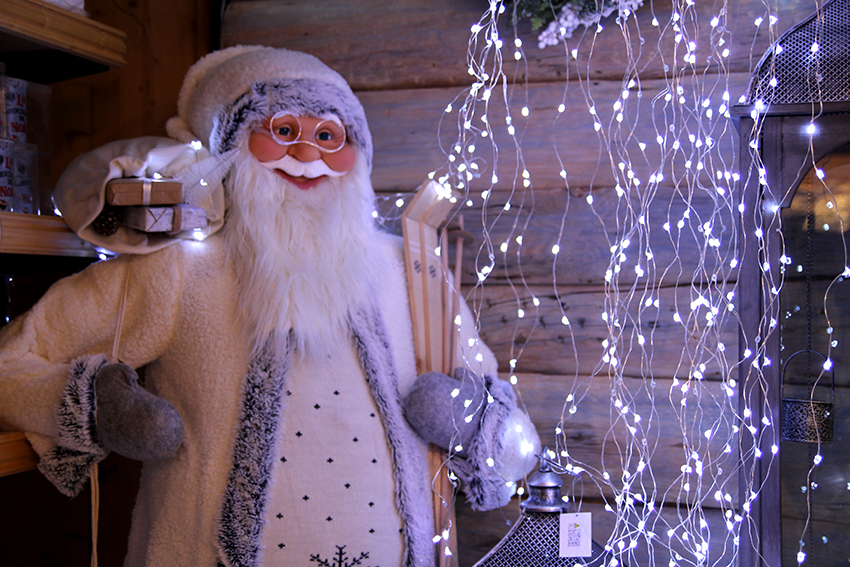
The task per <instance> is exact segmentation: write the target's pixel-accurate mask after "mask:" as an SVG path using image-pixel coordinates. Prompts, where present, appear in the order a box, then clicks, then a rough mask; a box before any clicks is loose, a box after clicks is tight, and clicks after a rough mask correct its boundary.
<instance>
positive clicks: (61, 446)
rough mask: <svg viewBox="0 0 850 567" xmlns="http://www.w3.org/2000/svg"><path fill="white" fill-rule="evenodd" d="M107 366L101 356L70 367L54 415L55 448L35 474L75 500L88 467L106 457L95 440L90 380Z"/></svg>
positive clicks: (92, 356) (84, 357) (92, 381)
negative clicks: (38, 474) (69, 372)
mask: <svg viewBox="0 0 850 567" xmlns="http://www.w3.org/2000/svg"><path fill="white" fill-rule="evenodd" d="M106 363H107V360H106V357H105V356H103V355H90V356H83V357H80V358H78V359H77V360H75V361H73V362H72V363H71V375H70V377H69V379H68V384H67V385H66V386H65V391H64V392H63V393H62V401H61V403H60V404H59V409H58V411H57V416H56V417H57V435H56V444H57V447H54V448H53V449H51V450H50V451H48V452H47V453H45V454H44V455H42V456H41V459H40V460H39V463H38V470H40V471H41V473H42V474H43V475H44V476H45V477H47V479H48V480H49V481H50V482H51V483H53V485H54V486H56V488H57V489H58V490H59V492H61V493H62V494H65V495H67V496H75V495H76V494H77V493H79V491H80V490H81V489H82V487H83V485H84V484H85V481H86V479H88V477H89V471H90V470H91V466H92V465H93V464H94V463H96V462H98V461H100V460H102V459H103V458H104V457H106V450H105V449H104V448H103V447H102V446H101V444H100V442H99V441H98V438H97V424H96V422H95V409H96V399H95V392H94V377H95V374H97V371H98V370H99V369H100V368H101V367H102V366H103V365H104V364H106Z"/></svg>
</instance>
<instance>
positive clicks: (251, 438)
mask: <svg viewBox="0 0 850 567" xmlns="http://www.w3.org/2000/svg"><path fill="white" fill-rule="evenodd" d="M294 344H295V341H294V340H292V337H289V340H287V346H286V351H285V352H284V353H283V355H282V356H281V355H280V354H279V353H277V352H276V349H275V348H274V346H273V344H272V342H271V341H268V342H266V344H265V346H264V347H263V349H262V351H260V352H259V353H258V354H257V355H256V356H255V357H254V358H253V359H252V360H251V364H250V365H249V367H248V375H247V376H246V379H245V388H244V391H243V398H242V417H241V419H240V424H239V431H238V432H237V437H236V442H235V445H234V449H233V468H232V469H231V471H230V476H229V477H228V479H227V488H226V490H225V494H224V501H223V504H222V509H221V517H220V520H219V522H220V524H219V531H218V547H219V561H220V564H221V565H225V566H227V567H237V566H238V567H251V566H255V565H258V560H259V551H260V538H261V535H262V529H263V512H264V510H265V506H266V500H267V498H268V488H269V482H270V480H271V473H272V467H273V464H274V463H273V459H274V454H275V448H276V445H277V437H278V425H279V423H280V413H281V410H282V408H283V401H282V397H283V387H284V383H285V380H286V374H287V372H288V370H289V364H290V362H291V360H292V357H293V348H294V347H293V345H294Z"/></svg>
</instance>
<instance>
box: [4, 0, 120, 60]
mask: <svg viewBox="0 0 850 567" xmlns="http://www.w3.org/2000/svg"><path fill="white" fill-rule="evenodd" d="M0 30H2V31H3V32H5V33H8V34H12V35H15V36H17V37H21V38H25V39H26V40H31V41H35V42H38V43H40V44H41V45H43V46H44V47H47V48H50V49H59V50H61V51H65V52H68V53H71V54H73V55H77V56H79V57H83V58H85V59H88V60H91V61H96V62H98V63H102V64H104V65H107V66H109V67H120V66H122V65H124V54H125V53H126V51H127V47H126V45H125V43H124V40H125V38H126V35H125V34H124V32H122V31H119V30H117V29H114V28H111V27H109V26H107V25H104V24H102V23H100V22H97V21H95V20H92V19H90V18H86V17H84V16H81V15H79V14H75V13H73V12H71V11H69V10H64V9H62V8H60V7H58V6H56V5H54V4H50V3H48V2H42V1H41V0H2V1H0Z"/></svg>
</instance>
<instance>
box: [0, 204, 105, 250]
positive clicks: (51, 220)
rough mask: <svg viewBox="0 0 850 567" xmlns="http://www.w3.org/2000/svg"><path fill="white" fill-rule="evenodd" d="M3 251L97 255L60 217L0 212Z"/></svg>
mask: <svg viewBox="0 0 850 567" xmlns="http://www.w3.org/2000/svg"><path fill="white" fill-rule="evenodd" d="M0 253H5V254H42V255H51V256H88V257H94V256H96V255H97V254H96V252H95V250H94V248H92V247H91V245H90V244H88V243H87V242H84V241H83V240H81V239H80V238H79V237H78V236H77V235H76V234H74V233H73V232H71V229H69V228H68V225H66V224H65V221H63V220H62V219H61V218H59V217H49V216H39V215H24V214H19V213H6V212H0Z"/></svg>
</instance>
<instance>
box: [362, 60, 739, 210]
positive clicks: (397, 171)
mask: <svg viewBox="0 0 850 567" xmlns="http://www.w3.org/2000/svg"><path fill="white" fill-rule="evenodd" d="M748 81H749V74H748V73H737V74H731V75H730V76H729V81H728V85H726V84H718V85H717V86H716V88H715V92H714V94H713V99H714V102H713V106H714V108H715V117H714V122H715V123H716V126H717V127H716V129H715V130H714V131H713V132H711V135H712V138H713V139H714V140H715V143H716V145H717V148H718V150H715V151H714V152H713V154H714V160H713V161H712V162H711V163H708V162H707V163H706V172H710V173H707V174H706V177H705V181H706V182H708V181H709V179H708V176H709V175H710V176H713V175H714V174H715V170H716V169H720V170H732V169H733V165H734V158H733V155H734V145H735V139H736V135H735V134H734V130H733V129H731V128H730V125H729V124H728V123H725V122H724V121H723V120H724V119H718V116H717V114H716V110H717V107H719V105H720V103H721V100H720V99H721V96H722V94H723V92H724V90H725V89H727V88H728V90H729V93H730V95H731V97H732V98H733V99H737V97H738V96H740V95H741V94H742V93H743V92H744V91H745V90H746V87H747V83H748ZM707 82H708V83H711V80H708V81H707ZM622 88H623V87H622V82H621V81H619V80H616V81H613V80H612V81H602V80H600V81H594V83H593V84H592V85H591V87H590V89H591V90H590V94H591V95H592V96H593V98H594V99H595V101H596V102H595V106H596V112H597V115H598V117H599V120H600V122H601V124H603V125H604V127H603V129H602V131H601V132H597V131H596V130H595V129H594V119H593V117H592V116H591V115H590V113H589V111H588V108H589V105H588V102H587V100H586V99H585V95H584V93H583V92H582V91H581V90H580V89H579V88H578V86H577V85H571V86H570V88H569V89H567V90H566V91H565V89H564V85H563V84H558V83H530V84H528V86H527V87H525V86H523V87H522V88H517V89H515V90H514V91H513V93H512V98H513V102H512V103H511V116H512V124H513V125H514V127H515V128H516V132H517V138H518V139H519V140H520V141H521V145H522V155H523V164H522V166H519V167H518V165H517V155H516V150H515V143H514V141H513V140H512V139H511V137H510V136H509V134H508V132H507V126H506V124H505V115H506V110H505V107H504V104H503V103H501V104H500V103H498V102H497V100H496V95H495V94H494V96H493V98H491V100H490V106H489V109H488V110H487V112H486V114H487V117H488V121H489V122H490V124H491V125H492V126H493V132H494V134H493V136H491V137H490V138H488V139H479V140H477V141H476V143H475V147H476V150H475V154H474V155H475V156H477V159H478V166H479V171H480V172H481V173H482V177H481V179H480V180H477V181H472V182H471V183H470V187H471V192H472V196H473V199H475V200H478V199H480V196H479V194H480V192H481V191H482V190H484V189H489V188H490V178H491V175H492V173H493V171H492V167H493V166H492V164H493V161H494V160H493V146H492V140H495V143H496V144H497V145H498V146H499V152H500V153H499V159H498V166H497V168H496V173H497V174H498V178H499V182H498V183H497V184H496V188H497V189H509V188H511V187H513V186H514V180H515V179H517V178H518V181H516V187H517V189H518V191H519V192H522V189H523V185H522V178H521V177H519V175H520V173H521V172H522V170H523V168H525V169H528V171H529V172H530V175H531V182H532V186H533V187H534V188H538V189H551V188H558V187H561V188H563V187H565V186H566V183H565V180H564V179H563V178H561V175H560V172H561V169H564V170H565V171H566V173H567V179H566V181H567V182H568V183H569V186H570V187H571V188H573V189H578V188H587V187H590V186H593V187H597V188H605V187H613V186H614V185H615V177H614V174H613V171H617V172H618V174H619V173H620V172H619V170H618V164H619V161H620V158H619V157H616V156H615V158H614V163H611V160H610V158H609V156H608V154H607V150H606V151H604V152H602V150H601V148H605V147H607V142H606V141H605V140H604V139H603V138H602V134H604V135H605V136H607V138H608V139H615V140H616V139H618V138H622V139H623V140H627V143H626V142H624V145H623V150H622V151H624V152H628V154H629V155H630V159H631V160H632V162H633V167H634V168H635V169H634V171H635V174H636V176H637V177H638V178H639V179H641V180H642V185H641V187H642V192H645V191H646V187H647V185H648V180H649V177H650V175H651V174H652V173H655V172H656V171H657V170H658V168H659V167H660V166H662V164H663V172H664V175H665V178H666V183H667V184H668V185H669V184H670V183H672V179H673V177H672V175H671V174H670V171H671V168H677V169H675V171H679V172H681V171H683V170H684V163H685V161H686V160H687V159H691V160H692V161H693V162H694V163H693V167H696V164H697V161H699V156H700V155H701V152H704V151H705V149H706V148H705V146H702V148H695V147H693V146H692V144H691V143H690V142H689V141H688V138H687V134H683V135H682V139H681V143H682V149H681V150H679V151H674V150H673V149H672V145H673V137H672V135H668V136H667V146H666V148H667V150H666V151H667V152H668V154H667V155H666V157H665V159H664V161H663V162H662V159H661V155H660V150H659V148H660V146H659V145H658V143H657V142H656V137H657V136H658V135H659V132H658V131H656V125H655V124H654V123H653V120H652V118H653V116H652V115H653V114H655V118H657V119H658V124H659V125H660V126H659V127H661V128H663V126H664V124H665V118H664V117H663V116H662V113H663V112H664V111H665V110H664V101H663V96H662V99H661V101H660V102H659V103H658V104H657V106H656V108H655V110H653V108H652V99H653V97H655V96H657V95H659V94H662V95H663V93H664V92H665V91H666V89H668V88H669V87H668V83H667V82H666V81H663V80H645V81H642V82H641V89H642V91H643V95H642V98H641V99H637V97H636V96H634V97H632V98H630V101H629V105H628V109H629V110H628V111H627V113H626V119H625V120H624V121H623V123H622V124H618V123H617V122H616V121H613V122H612V121H611V118H612V115H613V113H614V110H613V106H612V105H613V104H614V102H615V101H616V100H617V98H618V97H619V96H620V94H621V92H622ZM686 93H687V96H688V100H689V102H688V103H687V105H689V106H690V107H693V106H694V105H696V103H695V102H694V100H693V97H694V92H693V90H692V89H689V90H687V91H686ZM458 94H459V90H458V89H457V88H454V87H447V88H428V89H410V90H396V91H370V92H361V93H358V96H359V98H360V100H361V101H362V103H363V106H364V109H365V111H366V116H367V118H368V120H369V126H370V129H371V131H372V137H373V140H374V144H375V159H374V167H373V174H372V182H373V184H374V186H375V188H376V189H377V190H378V191H402V192H405V191H411V190H412V189H414V188H416V187H418V186H419V184H420V183H421V180H422V179H423V178H424V177H425V176H426V174H427V173H428V172H429V171H432V170H436V169H438V168H441V167H443V166H445V165H446V164H447V163H448V161H447V157H446V155H445V154H444V153H443V150H442V149H441V144H442V148H443V149H445V151H451V149H452V147H453V146H454V145H455V142H456V141H457V139H458V114H457V109H458V108H459V107H460V106H461V104H460V102H462V100H461V101H460V102H458V101H455V100H454V99H455V97H457V96H458ZM709 94H710V93H709V92H701V93H698V94H697V96H700V97H701V100H702V97H707V96H709ZM451 102H455V104H454V109H453V111H452V113H450V114H447V113H446V112H445V109H446V106H447V105H448V104H449V103H451ZM560 104H563V105H564V107H565V110H564V111H563V112H562V113H560V115H559V113H558V107H559V105H560ZM523 106H527V107H528V108H529V115H528V117H524V116H522V112H521V109H522V107H523ZM670 112H672V111H670ZM481 114H482V112H479V113H478V114H477V117H476V120H475V125H476V126H481V125H482V123H481V122H480V120H479V119H480V116H481ZM559 116H560V117H559ZM639 116H640V117H641V119H640V120H639V121H637V124H633V123H634V122H635V121H636V120H637V118H638V117H639ZM440 120H442V123H441V124H440ZM612 124H613V125H612ZM680 126H682V127H683V128H688V129H689V130H687V131H690V132H705V128H706V125H705V124H703V125H702V126H700V125H698V124H697V123H696V120H695V119H693V118H692V119H689V120H684V121H683V122H682V123H681V124H680ZM438 128H439V133H440V134H439V136H438ZM661 134H662V135H665V132H663V131H662V132H661ZM488 140H490V141H488ZM641 142H642V143H645V144H646V149H645V150H643V151H642V150H641V149H640V148H639V145H638V144H639V143H641ZM556 150H557V153H556ZM618 151H620V150H618ZM558 155H560V162H559V158H558ZM718 156H722V161H721V160H718V159H717V157H718ZM562 164H563V165H562ZM648 164H650V165H648ZM677 175H679V176H681V175H682V174H681V173H678V174H677ZM621 177H622V175H621ZM622 184H623V186H624V187H626V186H627V185H626V183H625V180H624V179H622ZM683 186H684V187H687V183H684V184H683ZM727 194H728V193H727Z"/></svg>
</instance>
